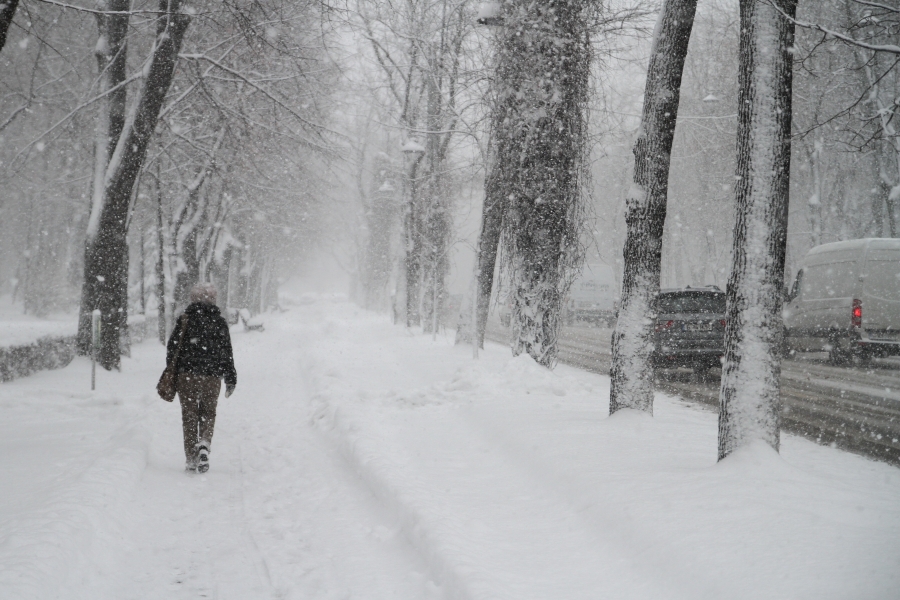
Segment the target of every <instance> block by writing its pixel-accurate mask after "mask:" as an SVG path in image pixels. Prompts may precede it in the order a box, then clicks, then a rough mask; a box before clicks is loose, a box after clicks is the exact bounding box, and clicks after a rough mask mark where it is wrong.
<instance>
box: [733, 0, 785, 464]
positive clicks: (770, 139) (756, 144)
mask: <svg viewBox="0 0 900 600" xmlns="http://www.w3.org/2000/svg"><path fill="white" fill-rule="evenodd" d="M796 10H797V0H741V3H740V11H741V16H740V22H741V41H740V65H739V68H740V72H739V88H740V89H739V93H738V130H737V140H738V145H737V178H736V179H737V183H736V186H735V200H736V202H735V204H736V211H737V214H736V223H735V231H734V250H733V256H732V268H731V277H730V280H729V285H728V308H727V320H728V321H727V322H728V325H727V328H726V332H725V365H724V367H723V370H722V387H721V392H720V396H719V459H720V460H721V459H722V458H725V457H726V456H728V455H729V454H731V453H732V452H733V451H734V450H735V449H737V448H739V447H740V446H743V445H746V444H748V443H750V442H752V441H754V440H762V441H764V442H766V443H767V444H769V445H770V446H772V447H773V448H775V449H776V450H777V449H778V445H779V415H780V412H781V387H780V376H781V352H780V349H781V344H782V338H783V335H784V328H783V325H782V319H781V306H782V287H783V285H784V258H785V248H786V242H787V220H788V185H789V183H790V165H791V138H790V135H791V99H792V98H791V96H792V89H791V81H792V73H791V66H792V49H793V45H794V24H793V22H792V21H791V20H789V19H786V18H785V17H784V15H783V14H781V13H782V12H783V13H784V14H787V15H789V16H791V17H793V16H794V14H795V12H796ZM779 11H781V12H779Z"/></svg>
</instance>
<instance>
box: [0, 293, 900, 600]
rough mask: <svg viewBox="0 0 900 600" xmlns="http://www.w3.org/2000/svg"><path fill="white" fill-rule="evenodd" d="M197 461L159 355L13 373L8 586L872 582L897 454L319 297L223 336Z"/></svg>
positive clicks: (5, 591) (7, 414)
mask: <svg viewBox="0 0 900 600" xmlns="http://www.w3.org/2000/svg"><path fill="white" fill-rule="evenodd" d="M234 346H235V352H236V363H237V366H238V372H239V386H238V391H237V392H236V393H235V395H234V396H233V397H232V398H230V399H224V398H222V399H220V404H219V417H218V420H217V426H216V435H215V440H214V444H213V453H212V456H211V463H212V467H211V470H210V472H209V473H208V474H206V475H201V476H197V475H195V476H190V475H187V474H185V473H183V471H182V468H183V456H182V454H181V443H180V415H179V411H178V408H177V405H167V404H165V403H163V402H162V401H161V400H159V399H158V398H156V397H155V395H154V394H153V387H154V384H155V380H156V377H157V376H158V374H159V370H160V369H161V366H162V348H161V347H159V346H158V345H156V344H155V343H153V342H147V343H144V344H142V345H140V346H138V347H136V349H135V356H134V358H132V359H130V360H127V361H125V372H124V373H122V374H107V373H102V374H101V377H100V380H99V386H98V387H99V389H98V391H97V392H95V393H91V392H89V391H75V390H84V389H85V388H86V387H87V385H86V384H87V383H88V381H89V379H88V365H87V363H85V362H83V361H76V362H75V363H73V364H72V365H71V366H70V367H68V368H66V369H63V370H60V371H54V372H47V373H41V374H38V375H35V376H33V377H29V378H26V379H22V380H18V381H14V382H11V383H8V384H3V386H0V411H3V414H4V419H3V421H2V422H0V452H2V454H0V489H2V490H3V493H2V494H0V598H57V597H58V598H66V599H68V598H72V599H81V598H85V599H87V598H91V599H107V598H108V599H110V600H112V599H117V600H118V599H130V598H133V599H139V598H140V599H144V598H147V599H154V598H160V599H162V598H166V599H178V598H241V599H248V598H254V599H255V598H365V599H370V598H392V599H403V598H410V599H413V598H415V599H422V598H425V599H427V598H478V599H485V600H487V599H500V598H511V599H512V598H515V599H516V600H521V599H525V598H535V599H538V598H541V599H543V598H566V599H569V598H572V599H575V598H624V599H641V598H659V599H663V598H685V599H692V600H693V599H702V598H709V599H718V598H723V597H728V598H735V599H737V598H748V599H750V598H769V597H771V598H776V597H777V598H810V599H812V598H815V599H816V600H822V599H827V598H835V599H838V598H848V597H853V598H884V597H891V595H892V594H893V593H894V592H895V591H896V589H898V587H900V558H898V557H900V542H898V540H900V505H898V503H897V501H896V498H897V497H898V494H900V469H895V468H892V467H889V466H887V465H883V464H878V463H874V462H871V461H867V460H864V459H861V458H860V457H857V456H853V455H848V454H845V453H842V452H838V451H835V450H831V449H829V448H822V447H819V446H816V445H814V444H811V443H809V442H806V441H804V440H802V439H796V438H792V437H786V438H785V440H784V444H783V449H782V454H781V456H780V457H779V456H777V455H774V454H773V453H771V452H770V451H768V450H767V449H766V448H751V449H749V450H748V451H747V452H745V453H743V454H741V455H739V456H735V457H733V458H732V459H729V461H726V462H725V463H722V464H719V465H716V464H715V435H716V431H715V426H716V425H715V415H712V414H710V413H708V412H705V411H697V410H691V409H689V408H687V407H685V406H684V405H682V404H681V403H680V402H678V401H676V400H672V399H668V398H665V397H662V396H661V397H659V398H658V401H657V410H656V414H655V416H654V417H653V418H649V417H645V416H641V415H635V414H628V413H625V414H620V415H617V416H616V417H615V418H613V419H608V418H607V417H606V401H605V399H606V397H607V394H608V389H607V385H608V380H607V379H606V378H604V377H600V376H596V375H592V374H588V373H583V372H579V371H577V370H574V369H570V368H566V367H560V368H558V369H557V370H556V371H555V372H552V373H551V372H548V371H545V370H543V369H540V368H538V367H536V366H535V365H534V364H533V363H531V362H530V361H529V360H528V359H525V358H518V359H510V358H509V354H508V350H505V349H503V348H499V347H493V348H489V349H488V351H487V352H486V353H484V355H483V356H482V358H481V360H479V361H477V362H473V361H472V360H471V356H470V354H469V350H468V349H467V348H454V347H453V346H452V343H451V342H450V341H449V340H447V339H439V341H438V342H437V343H434V342H432V341H431V339H430V338H429V337H427V336H411V335H408V334H406V333H405V332H404V331H403V330H402V329H400V328H398V327H393V326H391V325H390V324H389V323H387V322H386V321H385V320H384V319H383V318H382V317H380V316H375V315H371V314H368V313H365V312H363V311H360V310H358V309H355V308H354V307H352V306H351V305H349V304H346V303H332V302H326V301H320V302H317V303H315V304H313V305H310V306H303V307H295V308H294V309H293V310H292V311H291V312H289V313H287V314H285V315H279V316H271V317H268V322H267V331H266V332H264V333H262V334H259V333H252V334H245V333H243V332H239V333H236V334H235V335H234Z"/></svg>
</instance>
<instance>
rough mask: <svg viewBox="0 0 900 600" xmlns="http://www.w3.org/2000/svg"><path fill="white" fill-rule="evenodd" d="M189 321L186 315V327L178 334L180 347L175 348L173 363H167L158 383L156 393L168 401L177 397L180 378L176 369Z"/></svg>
mask: <svg viewBox="0 0 900 600" xmlns="http://www.w3.org/2000/svg"><path fill="white" fill-rule="evenodd" d="M188 322H189V321H188V317H185V318H184V327H182V328H181V334H180V335H179V336H178V349H176V350H175V358H174V359H172V364H170V365H166V368H165V369H163V372H162V375H161V376H160V378H159V383H157V384H156V393H157V394H159V397H160V398H162V399H163V400H165V401H166V402H171V401H172V400H174V399H175V392H176V389H175V383H176V380H177V379H178V371H177V370H176V369H177V367H178V357H179V356H181V347H182V344H183V342H184V332H185V331H187V328H188Z"/></svg>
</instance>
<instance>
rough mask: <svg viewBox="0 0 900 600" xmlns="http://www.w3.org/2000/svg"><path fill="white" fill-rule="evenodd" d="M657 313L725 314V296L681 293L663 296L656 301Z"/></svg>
mask: <svg viewBox="0 0 900 600" xmlns="http://www.w3.org/2000/svg"><path fill="white" fill-rule="evenodd" d="M656 311H657V312H658V313H660V314H675V313H704V314H716V315H722V314H725V294H724V293H721V294H710V293H698V292H681V293H677V294H662V295H660V296H659V297H657V299H656Z"/></svg>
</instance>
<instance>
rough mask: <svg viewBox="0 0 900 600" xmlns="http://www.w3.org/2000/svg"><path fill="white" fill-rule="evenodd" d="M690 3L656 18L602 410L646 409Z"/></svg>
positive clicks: (669, 0)
mask: <svg viewBox="0 0 900 600" xmlns="http://www.w3.org/2000/svg"><path fill="white" fill-rule="evenodd" d="M696 9H697V0H666V1H665V2H664V3H663V6H662V9H661V10H660V14H659V18H658V21H657V23H656V31H655V34H654V40H653V48H652V50H651V52H650V64H649V67H648V69H647V82H646V85H645V88H644V107H643V113H642V115H641V129H640V133H639V134H638V138H637V140H636V141H635V144H634V183H633V185H632V188H631V190H629V192H628V197H627V198H626V206H627V208H626V213H625V222H626V225H627V232H626V236H625V249H624V259H625V263H624V275H623V279H622V300H621V304H620V307H619V314H618V318H617V320H616V330H615V332H614V333H613V339H612V366H611V368H610V377H611V379H612V382H611V387H610V395H609V412H610V414H612V413H614V412H616V411H617V410H619V409H621V408H634V409H637V410H642V411H646V412H649V413H652V412H653V376H654V373H653V371H654V369H653V364H652V363H651V361H650V355H651V353H652V351H653V336H654V327H655V325H656V315H655V313H654V308H653V303H654V299H655V297H656V295H657V294H658V293H659V280H660V270H661V264H662V236H663V227H664V225H665V221H666V199H667V195H668V186H669V165H670V161H671V153H672V142H673V139H674V137H675V124H676V120H677V115H678V104H679V102H680V99H681V76H682V73H683V71H684V61H685V57H686V56H687V50H688V42H689V41H690V37H691V29H692V28H693V24H694V14H695V12H696Z"/></svg>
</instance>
